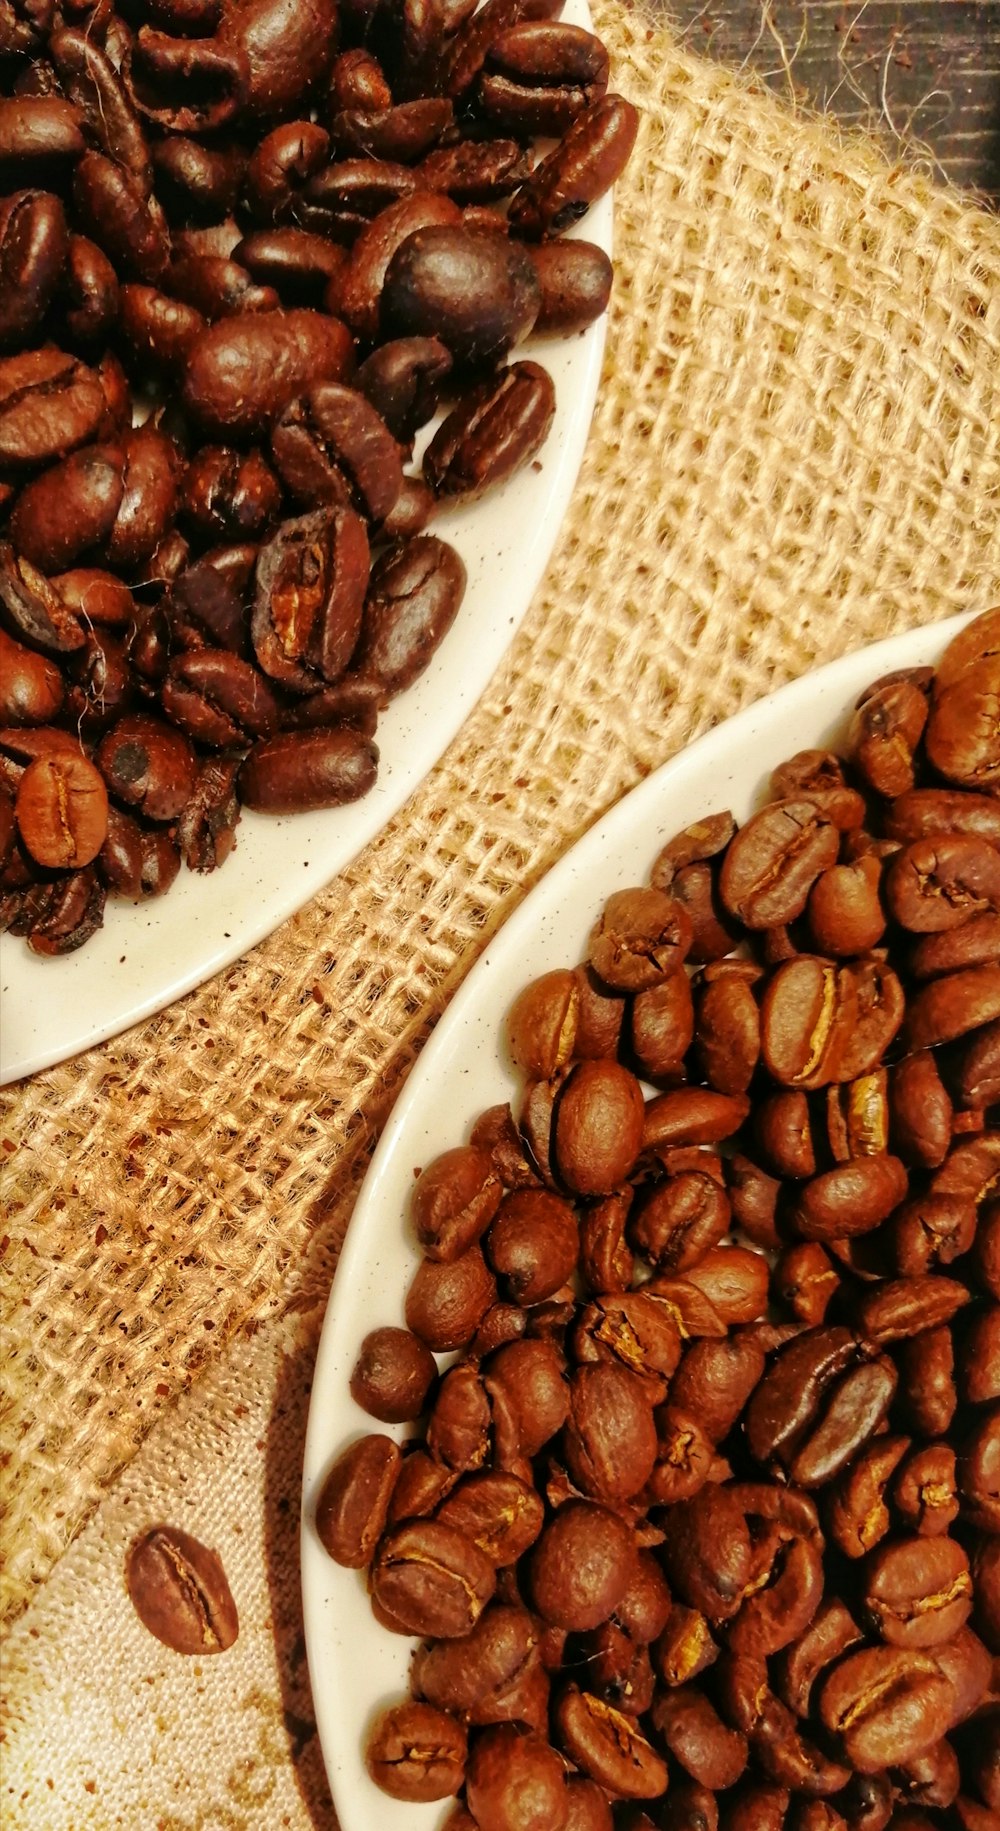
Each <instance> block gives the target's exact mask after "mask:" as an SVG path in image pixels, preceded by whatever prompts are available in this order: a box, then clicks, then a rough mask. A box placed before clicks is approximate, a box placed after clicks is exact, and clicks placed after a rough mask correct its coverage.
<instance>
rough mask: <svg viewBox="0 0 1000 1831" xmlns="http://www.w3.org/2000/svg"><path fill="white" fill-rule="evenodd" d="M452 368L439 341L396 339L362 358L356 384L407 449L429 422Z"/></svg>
mask: <svg viewBox="0 0 1000 1831" xmlns="http://www.w3.org/2000/svg"><path fill="white" fill-rule="evenodd" d="M451 367H452V359H451V355H450V354H449V352H448V350H446V349H445V346H444V344H443V343H442V342H441V340H440V338H439V337H397V338H393V339H391V340H390V341H389V342H388V343H382V344H380V345H379V346H378V348H377V349H375V350H373V351H372V353H371V355H370V356H367V357H366V358H365V360H364V362H363V363H362V364H361V366H360V368H359V369H358V372H357V375H356V377H355V381H356V384H357V386H358V387H359V388H360V389H361V392H362V393H363V394H364V396H365V398H366V399H367V400H369V401H370V402H371V404H372V406H373V407H374V408H375V410H376V412H377V413H378V414H379V415H380V417H381V418H382V419H383V420H384V421H385V424H386V425H387V426H388V428H389V431H390V432H391V433H392V435H393V437H394V438H395V439H397V440H398V441H399V443H400V445H401V446H403V447H405V448H406V449H409V448H410V447H411V446H412V442H413V438H414V435H415V434H416V433H417V432H418V430H419V429H420V427H421V426H423V425H425V424H426V423H427V421H428V420H429V419H431V418H432V416H433V414H434V411H435V408H436V407H437V404H438V399H439V395H440V391H441V386H442V384H443V382H444V380H445V378H446V376H447V375H448V374H449V373H450V371H451Z"/></svg>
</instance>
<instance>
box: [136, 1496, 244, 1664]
mask: <svg viewBox="0 0 1000 1831" xmlns="http://www.w3.org/2000/svg"><path fill="white" fill-rule="evenodd" d="M125 1584H126V1588H127V1590H128V1594H129V1600H130V1601H131V1603H132V1606H133V1608H134V1609H135V1612H136V1614H137V1615H138V1617H139V1619H140V1621H141V1622H142V1624H143V1627H145V1628H148V1629H149V1632H150V1633H151V1634H155V1635H156V1638H157V1640H162V1642H163V1644H164V1646H167V1647H170V1648H171V1649H172V1650H173V1652H175V1653H187V1654H192V1655H198V1656H200V1655H202V1654H206V1653H224V1652H225V1651H226V1649H227V1648H228V1647H231V1646H232V1645H233V1642H234V1641H235V1640H236V1638H237V1635H238V1633H239V1619H238V1616H237V1612H236V1604H235V1602H234V1601H233V1595H232V1591H231V1589H230V1587H229V1583H228V1581H227V1578H226V1573H225V1570H224V1568H223V1565H222V1561H221V1559H220V1558H219V1556H218V1553H217V1552H215V1551H212V1550H210V1549H209V1547H208V1546H207V1545H202V1544H201V1543H200V1542H199V1540H198V1539H195V1538H192V1536H191V1534H190V1533H188V1532H182V1531H180V1529H179V1528H178V1527H176V1526H153V1527H151V1528H150V1530H149V1531H148V1532H145V1533H143V1535H142V1537H141V1538H139V1539H136V1540H135V1541H134V1542H133V1543H132V1545H130V1547H129V1551H128V1556H127V1558H126V1560H125Z"/></svg>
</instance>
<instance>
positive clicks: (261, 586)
mask: <svg viewBox="0 0 1000 1831" xmlns="http://www.w3.org/2000/svg"><path fill="white" fill-rule="evenodd" d="M368 567H369V548H368V537H367V534H366V532H365V526H364V522H363V521H362V520H361V517H360V516H359V515H356V514H355V512H354V510H353V509H350V508H341V507H329V508H321V509H316V510H315V511H314V512H313V513H312V514H311V515H300V516H297V517H296V518H295V519H294V520H291V521H285V522H282V524H281V526H280V527H279V528H278V530H277V532H276V533H275V534H274V536H273V537H272V539H271V540H269V541H268V542H267V543H266V544H265V545H264V546H263V547H262V548H261V550H260V553H259V556H258V560H257V572H256V582H255V590H254V608H253V614H252V618H251V623H250V633H251V637H252V640H253V645H254V650H255V653H256V656H257V660H258V662H259V663H260V666H261V667H262V668H263V670H264V672H265V674H269V675H270V676H271V678H272V679H273V680H277V681H279V682H281V684H282V685H286V686H290V687H292V688H293V689H295V690H296V691H298V692H302V691H307V690H308V689H309V688H311V687H315V686H318V685H319V684H321V682H322V681H323V680H326V681H330V682H332V681H336V680H338V679H339V678H340V676H341V675H342V674H343V673H344V672H345V670H346V668H347V664H348V662H349V661H350V659H351V653H352V650H353V649H354V647H355V644H356V643H357V640H358V634H359V631H360V629H361V619H362V606H363V604H364V597H365V591H366V588H367V586H368Z"/></svg>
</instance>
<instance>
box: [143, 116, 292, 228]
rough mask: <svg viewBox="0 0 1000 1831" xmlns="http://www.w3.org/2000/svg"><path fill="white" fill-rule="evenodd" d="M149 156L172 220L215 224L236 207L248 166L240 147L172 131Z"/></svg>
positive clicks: (155, 144) (163, 200) (154, 144)
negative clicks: (204, 141)
mask: <svg viewBox="0 0 1000 1831" xmlns="http://www.w3.org/2000/svg"><path fill="white" fill-rule="evenodd" d="M317 131H322V130H321V129H318V130H317ZM150 158H151V160H152V164H153V172H154V175H155V176H154V182H155V185H156V192H157V196H158V197H159V198H160V200H161V202H162V204H163V207H164V209H165V210H166V213H167V215H168V217H169V218H170V221H171V222H172V223H173V222H183V223H188V222H208V223H216V222H219V221H221V219H222V218H223V217H225V216H227V215H228V214H229V212H230V211H231V210H232V209H233V206H234V205H235V203H236V199H237V196H238V194H239V189H240V181H241V179H242V177H243V173H244V169H245V166H246V155H245V153H244V152H243V151H242V149H241V148H239V147H238V146H235V145H234V146H225V145H223V146H203V145H202V144H201V142H200V141H198V140H194V139H190V138H188V137H187V136H185V135H184V134H170V135H169V136H168V137H167V138H166V139H163V140H155V141H154V142H153V145H152V146H151V147H150Z"/></svg>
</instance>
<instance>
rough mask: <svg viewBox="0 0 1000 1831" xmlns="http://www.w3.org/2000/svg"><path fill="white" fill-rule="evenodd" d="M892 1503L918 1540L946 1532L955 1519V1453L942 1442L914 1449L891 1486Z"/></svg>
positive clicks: (956, 1502)
mask: <svg viewBox="0 0 1000 1831" xmlns="http://www.w3.org/2000/svg"><path fill="white" fill-rule="evenodd" d="M893 1504H894V1506H895V1509H896V1512H897V1513H898V1514H899V1516H900V1518H901V1519H902V1521H903V1523H904V1525H906V1526H909V1527H910V1528H911V1529H912V1530H913V1531H914V1532H918V1533H920V1535H921V1537H927V1538H933V1537H936V1536H937V1535H938V1534H939V1533H944V1532H947V1530H948V1528H949V1526H950V1525H951V1524H952V1521H953V1520H955V1519H956V1518H957V1516H958V1490H957V1487H956V1478H955V1452H954V1450H953V1449H951V1448H950V1447H949V1445H948V1444H945V1443H928V1444H924V1445H923V1446H922V1447H921V1448H919V1449H915V1450H913V1451H912V1452H911V1453H910V1455H908V1456H907V1457H906V1459H905V1461H904V1462H903V1463H902V1465H901V1467H900V1469H899V1472H898V1474H897V1476H896V1479H895V1482H894V1484H893Z"/></svg>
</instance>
